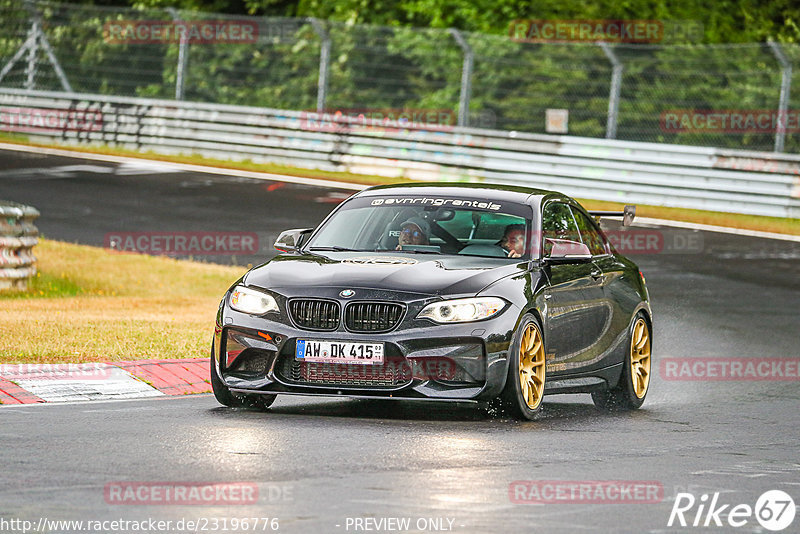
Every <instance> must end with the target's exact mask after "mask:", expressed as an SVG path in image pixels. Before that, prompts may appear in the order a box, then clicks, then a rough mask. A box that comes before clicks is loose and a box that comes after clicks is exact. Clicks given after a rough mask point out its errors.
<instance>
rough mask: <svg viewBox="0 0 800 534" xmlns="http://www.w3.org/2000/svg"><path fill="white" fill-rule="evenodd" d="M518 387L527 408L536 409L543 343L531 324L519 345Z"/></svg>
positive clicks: (541, 379) (540, 390)
mask: <svg viewBox="0 0 800 534" xmlns="http://www.w3.org/2000/svg"><path fill="white" fill-rule="evenodd" d="M648 347H649V345H648ZM519 385H520V390H521V391H522V398H523V399H525V404H527V405H528V408H530V409H531V410H535V409H536V408H538V407H539V404H541V402H542V395H543V394H544V343H542V334H541V332H539V329H538V328H537V327H536V326H535V325H534V324H532V323H531V324H529V325H528V326H527V327H525V333H524V334H522V342H521V343H520V345H519Z"/></svg>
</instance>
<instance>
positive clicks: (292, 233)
mask: <svg viewBox="0 0 800 534" xmlns="http://www.w3.org/2000/svg"><path fill="white" fill-rule="evenodd" d="M313 231H314V229H313V228H295V229H293V230H284V231H283V232H281V235H279V236H278V239H276V240H275V244H274V245H273V246H274V247H275V248H276V249H277V250H279V251H281V252H296V251H297V249H299V248H300V245H302V244H303V240H304V239H305V238H306V237H308V235H309V234H310V233H311V232H313Z"/></svg>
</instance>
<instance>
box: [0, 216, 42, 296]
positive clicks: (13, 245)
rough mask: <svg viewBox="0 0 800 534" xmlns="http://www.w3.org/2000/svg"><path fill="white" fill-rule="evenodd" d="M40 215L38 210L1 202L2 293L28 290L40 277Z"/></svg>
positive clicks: (0, 273)
mask: <svg viewBox="0 0 800 534" xmlns="http://www.w3.org/2000/svg"><path fill="white" fill-rule="evenodd" d="M38 216H39V212H38V211H37V210H36V208H32V207H30V206H23V205H22V204H17V203H15V202H8V201H5V200H0V291H2V290H9V289H12V290H23V291H24V290H25V289H27V288H28V280H29V279H30V278H31V277H32V276H34V275H35V274H36V257H35V256H34V255H33V247H34V246H35V245H36V244H37V243H38V242H39V238H38V235H39V230H38V229H37V228H36V226H34V225H33V221H34V220H35V219H36V218H37V217H38Z"/></svg>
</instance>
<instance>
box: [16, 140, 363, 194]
mask: <svg viewBox="0 0 800 534" xmlns="http://www.w3.org/2000/svg"><path fill="white" fill-rule="evenodd" d="M0 150H15V151H17V152H29V153H33V154H44V155H48V156H62V157H68V158H81V159H89V160H95V161H108V162H112V163H141V162H142V161H148V162H154V163H159V164H161V165H163V166H165V167H170V168H172V169H175V172H202V173H206V174H221V175H224V176H241V177H243V178H255V179H257V180H271V181H275V182H286V183H291V184H301V185H312V186H315V187H326V188H328V189H350V190H352V191H361V190H362V189H366V188H367V187H369V186H368V185H363V184H352V183H349V182H339V181H333V180H320V179H317V178H305V177H302V176H285V175H283V174H272V173H267V172H255V171H243V170H239V169H224V168H219V167H207V166H204V165H191V164H188V163H172V162H166V161H158V160H149V159H146V158H133V157H126V156H111V155H107V154H92V153H89V152H76V151H72V150H64V149H60V148H42V147H36V146H26V145H15V144H9V143H0Z"/></svg>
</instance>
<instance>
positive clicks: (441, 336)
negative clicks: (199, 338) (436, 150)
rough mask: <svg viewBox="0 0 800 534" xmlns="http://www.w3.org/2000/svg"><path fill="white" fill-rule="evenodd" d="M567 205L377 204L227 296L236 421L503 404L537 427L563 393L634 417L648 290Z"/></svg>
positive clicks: (370, 202) (472, 188)
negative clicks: (244, 411) (342, 402)
mask: <svg viewBox="0 0 800 534" xmlns="http://www.w3.org/2000/svg"><path fill="white" fill-rule="evenodd" d="M629 208H632V207H628V208H626V210H625V211H624V212H621V213H608V212H602V213H598V212H587V211H586V210H585V209H584V208H583V207H582V206H581V205H580V204H579V203H578V202H576V201H575V200H573V199H572V198H570V197H567V196H565V195H562V194H560V193H556V192H552V191H545V190H537V189H528V188H522V187H512V186H499V185H479V184H461V185H453V184H447V185H444V184H423V183H420V184H413V185H396V186H379V187H373V188H370V189H367V190H365V191H362V192H360V193H358V194H355V195H353V196H352V197H350V198H349V199H347V200H346V201H344V202H343V203H341V204H340V205H339V206H338V207H337V208H336V209H335V210H334V211H333V212H332V213H331V214H330V215H328V217H327V218H326V219H325V220H324V221H323V222H322V223H321V224H320V225H319V226H318V227H317V228H314V229H297V230H288V231H286V232H283V233H282V234H281V236H280V237H279V238H278V240H277V241H276V243H275V248H277V249H278V250H280V251H281V254H279V255H278V256H276V257H275V258H273V259H272V260H270V261H268V262H266V263H264V264H263V265H260V266H258V267H255V268H253V269H251V270H250V271H248V272H247V273H246V274H245V275H244V276H243V277H242V278H241V279H240V280H238V281H237V282H236V283H235V284H234V285H233V286H232V287H231V288H230V289H229V290H228V292H227V293H226V294H225V296H224V297H223V299H222V301H221V302H220V305H219V311H218V313H217V319H216V328H215V335H214V340H213V344H212V349H211V354H212V356H211V383H212V386H213V390H214V394H215V396H216V398H217V400H218V401H219V402H220V403H222V404H223V405H226V406H232V407H233V406H254V407H258V408H266V407H268V406H269V405H270V404H271V403H272V402H273V401H274V400H275V398H276V396H277V395H325V396H334V397H335V396H345V397H362V398H379V399H387V398H396V399H418V400H432V401H461V402H465V401H467V402H485V401H493V399H498V401H497V402H499V403H500V404H502V405H503V406H504V407H505V408H506V409H507V410H508V411H509V412H510V413H511V414H513V415H514V416H516V417H519V418H527V419H536V418H538V417H539V416H540V414H541V413H542V407H543V405H542V398H543V397H544V396H545V395H547V394H552V393H591V395H592V399H593V401H594V403H595V404H596V405H597V406H599V407H602V408H614V409H635V408H639V407H640V406H641V405H642V403H643V402H644V399H645V396H646V395H647V390H648V386H649V383H650V370H651V352H650V351H651V343H652V313H651V309H650V304H649V297H648V293H647V288H646V286H645V280H644V276H643V275H642V274H641V272H640V271H639V269H638V268H637V266H636V265H635V264H634V263H633V262H632V261H631V260H629V259H628V258H626V257H624V256H622V255H620V254H619V253H618V252H617V251H616V250H615V249H614V247H613V246H612V245H611V244H610V243H609V241H608V239H607V238H606V236H605V235H604V233H603V231H602V230H601V228H600V227H599V225H598V223H597V217H598V216H606V215H620V216H623V217H624V218H625V222H626V223H627V222H629V221H630V220H631V219H632V210H630V209H629Z"/></svg>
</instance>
